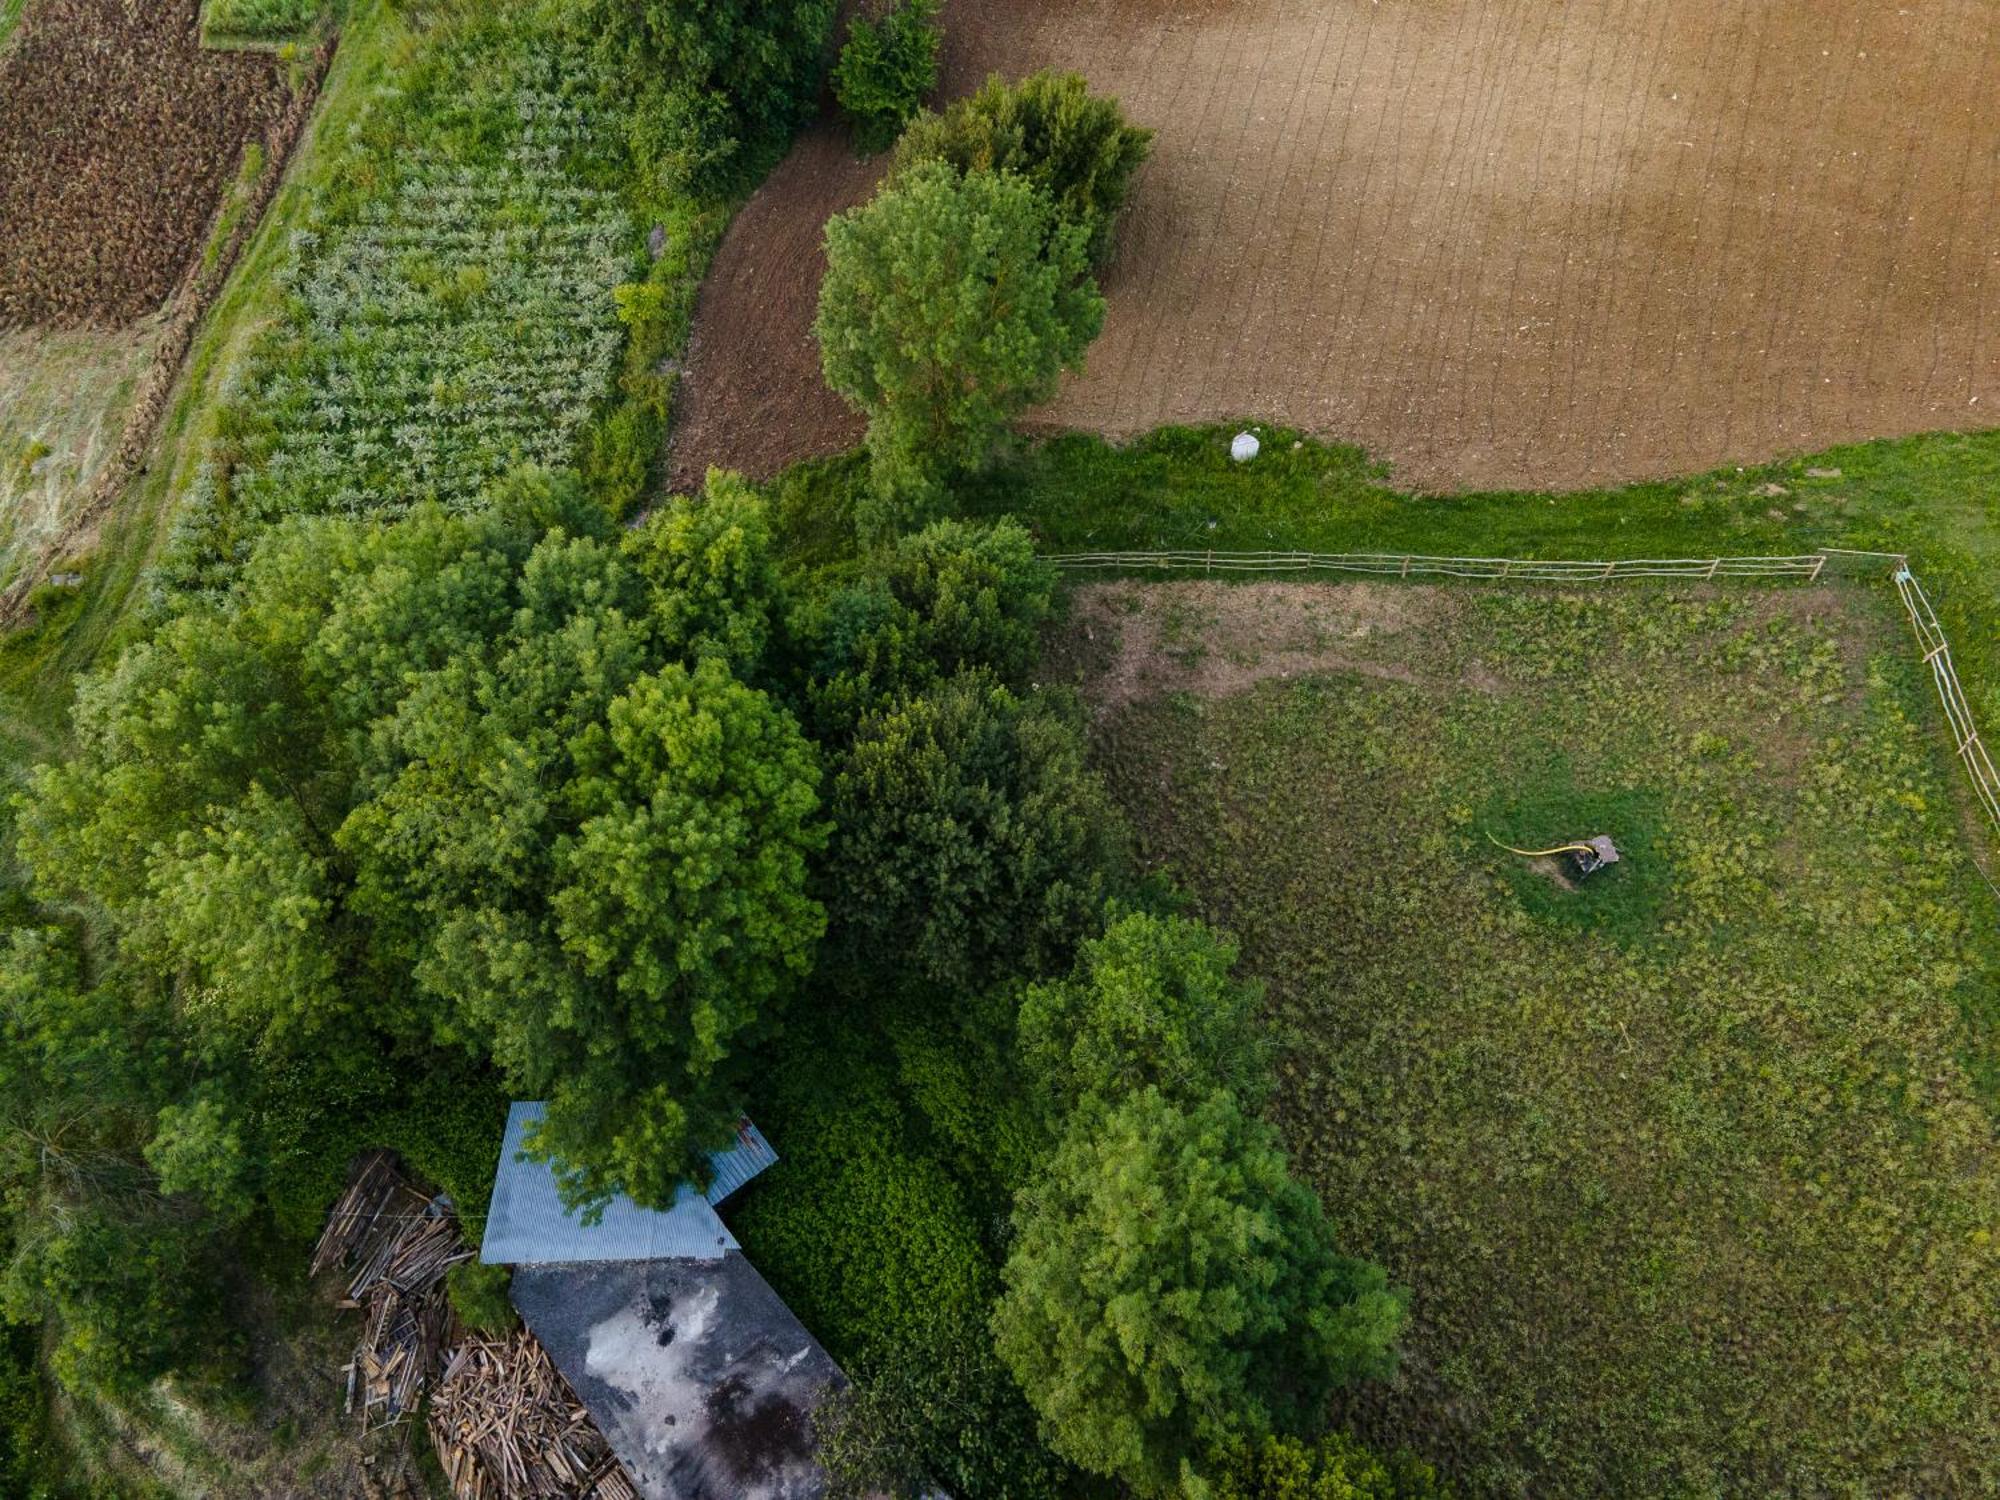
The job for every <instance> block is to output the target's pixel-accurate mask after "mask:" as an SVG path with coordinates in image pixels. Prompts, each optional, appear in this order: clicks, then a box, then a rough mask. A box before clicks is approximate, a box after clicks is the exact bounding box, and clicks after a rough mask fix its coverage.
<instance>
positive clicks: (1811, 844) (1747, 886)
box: [1064, 583, 2000, 1495]
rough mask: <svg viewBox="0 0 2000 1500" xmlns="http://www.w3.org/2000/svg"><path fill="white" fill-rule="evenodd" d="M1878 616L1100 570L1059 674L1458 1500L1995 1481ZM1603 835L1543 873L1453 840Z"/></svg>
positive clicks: (1374, 1424) (1980, 1065) (1391, 1434)
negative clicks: (1608, 864) (1248, 998)
mask: <svg viewBox="0 0 2000 1500" xmlns="http://www.w3.org/2000/svg"><path fill="white" fill-rule="evenodd" d="M1904 630H1905V627H1904V626H1903V622H1902V620H1901V618H1900V613H1899V607H1898V605H1897V603H1896V601H1895V598H1894V595H1893V593H1892V592H1889V591H1887V590H1886V589H1882V588H1878V587H1873V586H1862V585H1840V586H1834V587H1823V588H1818V589H1801V588H1796V587H1787V588H1761V589H1760V588H1733V589H1729V590H1727V591H1722V590H1706V591H1697V590H1668V589H1653V588H1645V589H1642V590H1641V591H1637V592H1614V591H1609V590H1603V591H1593V592H1585V593H1558V592H1551V591H1544V590H1524V589H1520V588H1517V587H1507V588H1493V587H1479V586H1467V587H1458V588H1437V587H1414V586H1397V585H1367V584H1362V585H1351V584H1350V585H1341V586H1326V585H1266V586H1261V587H1256V586H1229V585H1221V584H1168V585H1153V586H1147V585H1141V584H1137V583H1111V584H1102V585H1098V586H1096V587H1094V588H1089V589H1086V590H1084V591H1083V592H1082V593H1081V594H1080V595H1079V596H1078V600H1077V605H1076V609H1075V612H1074V616H1073V619H1072V622H1071V625H1070V628H1069V632H1068V635H1067V638H1066V641H1065V644H1064V655H1065V656H1066V657H1067V658H1068V659H1069V660H1070V662H1071V665H1072V667H1073V668H1074V669H1075V670H1076V671H1077V672H1078V673H1079V675H1080V677H1081V680H1082V682H1083V684H1084V686H1085V692H1086V698H1087V701H1089V702H1090V703H1091V705H1092V711H1093V719H1094V723H1095V743H1096V746H1097V753H1098V755H1099V758H1100V760H1101V762H1102V764H1103V766H1104V768H1105V769H1106V771H1107V773H1108V774H1109V776H1110V777H1111V780H1112V783H1113V787H1114V790H1115V792H1116V794H1117V796H1118V798H1119V800H1120V801H1121V803H1122V804H1123V805H1124V807H1125V808H1126V810H1127V811H1128V813H1129V814H1130V816H1131V817H1132V819H1133V820H1134V822H1135V824H1136V825H1137V828H1138V832H1139V838H1140V842H1141V846H1142V849H1143V853H1144V856H1145V858H1146V860H1147V862H1148V864H1149V865H1153V866H1156V867H1158V868H1160V869H1161V870H1163V871H1164V872H1165V873H1167V874H1168V875H1170V876H1171V877H1173V878H1174V879H1175V880H1177V881H1178V882H1180V883H1181V884H1182V885H1183V887H1184V889H1185V891H1186V893H1187V897H1188V900H1189V901H1190V903H1191V905H1192V907H1193V908H1194V909H1195V910H1196V911H1197V912H1198V914H1200V915H1201V916H1203V917H1205V918H1208V919H1211V920H1213V921H1215V922H1217V923H1219V924H1221V925H1222V926H1224V927H1226V928H1228V929H1230V930H1232V931H1234V932H1235V933H1236V934H1237V935H1238V936H1239V937H1240V938H1241V940H1242V942H1243V950H1244V958H1243V967H1244V969H1245V970H1246V971H1248V972H1249V973H1251V974H1253V975H1255V976H1257V977H1258V978H1260V979H1262V980H1264V981H1265V982H1266V983H1267V984H1268V987H1269V1014H1270V1017H1271V1020H1272V1023H1273V1025H1274V1026H1275V1027H1277V1028H1278V1029H1279V1032H1280V1035H1281V1036H1282V1038H1283V1040H1284V1046H1285V1060H1284V1062H1283V1064H1282V1066H1281V1082H1280V1092H1279V1098H1278V1101H1277V1105H1276V1113H1277V1116H1278V1118H1279V1120H1280V1122H1281V1124H1282V1126H1283V1128H1284V1130H1285V1133H1286V1135H1287V1137H1288V1138H1289V1140H1290V1143H1291V1146H1292V1149H1293V1151H1294V1153H1295V1157H1296V1159H1297V1161H1298V1163H1299V1165H1300V1168H1301V1170H1302V1171H1303V1172H1304V1173H1305V1174H1306V1175H1307V1176H1308V1177H1309V1178H1310V1179H1311V1180H1312V1182H1313V1183H1314V1185H1315V1186H1316V1188H1317V1189H1318V1190H1319V1192H1320V1193H1321V1195H1322V1197H1323V1198H1324V1200H1325V1202H1326V1205H1327V1208H1328V1210H1329V1212H1330V1214H1331V1215H1332V1218H1333V1221H1334V1224H1335V1227H1336V1230H1337V1233H1338V1235H1339V1237H1340V1239H1341V1242H1342V1243H1343V1244H1347V1245H1350V1246H1352V1247H1353V1248H1354V1249H1355V1250H1356V1251H1358V1252H1361V1253H1365V1254H1367V1255H1369V1256H1372V1257H1375V1258H1377V1259H1379V1260H1381V1261H1382V1262H1383V1263H1384V1264H1385V1265H1386V1266H1388V1268H1389V1270H1390V1274H1391V1275H1392V1276H1393V1277H1395V1278H1397V1279H1399V1280H1402V1281H1405V1282H1407V1284H1408V1285H1409V1286H1410V1287H1411V1288H1412V1289H1413V1294H1414V1300H1413V1308H1414V1322H1413V1327H1412V1331H1411V1335H1410V1337H1409V1339H1408V1341H1407V1354H1406V1358H1405V1362H1404V1367H1403V1372H1402V1374H1401V1375H1400V1376H1399V1378H1398V1379H1397V1381H1396V1382H1395V1383H1394V1384H1393V1385H1392V1386H1390V1387H1388V1388H1386V1389H1384V1390H1377V1391H1374V1392H1370V1393H1368V1394H1367V1395H1366V1396H1365V1397H1363V1398H1361V1399H1359V1400H1358V1402H1357V1405H1356V1406H1355V1408H1354V1409H1353V1410H1352V1411H1351V1412H1350V1413H1349V1415H1350V1416H1351V1417H1352V1418H1354V1419H1355V1420H1356V1421H1357V1422H1358V1423H1359V1424H1360V1425H1361V1426H1362V1428H1363V1429H1364V1430H1366V1431H1369V1432H1372V1433H1374V1434H1376V1435H1379V1436H1381V1437H1383V1438H1385V1439H1389V1440H1392V1441H1394V1440H1402V1441H1411V1442H1413V1443H1414V1444H1415V1446H1416V1447H1417V1448H1418V1449H1419V1451H1421V1452H1423V1453H1424V1454H1425V1456H1427V1457H1429V1458H1431V1459H1433V1460H1436V1461H1439V1462H1441V1463H1443V1464H1445V1465H1446V1466H1447V1467H1448V1468H1449V1469H1450V1470H1451V1471H1452V1472H1454V1473H1455V1474H1457V1475H1458V1476H1460V1477H1461V1478H1462V1479H1463V1480H1465V1481H1467V1482H1468V1483H1469V1485H1470V1487H1471V1489H1472V1491H1473V1492H1475V1493H1492V1494H1519V1495H1530V1494H1554V1493H1602V1494H1623V1495H1645V1494H1653V1495H1670V1494H1672V1495H1685V1494H1721V1493H1731V1494H1748V1493H1776V1492H1779V1491H1783V1492H1786V1493H1819V1494H1892V1493H1927V1494H1945V1493H1972V1492H1974V1491H1975V1490H1979V1489H1982V1488H1983V1487H1988V1486H1991V1485H1993V1484H1995V1483H1996V1482H2000V1442H1996V1438H1995V1434H1996V1433H2000V1404H1996V1401H1997V1400H2000V1398H1996V1396H1995V1392H1996V1391H1997V1390H2000V1384H1996V1383H1995V1381H1994V1380H1993V1378H1992V1377H1993V1375H1994V1374H1995V1373H1996V1372H1995V1370H1994V1364H1995V1359H1994V1355H1993V1349H1994V1348H1995V1335H1996V1333H2000V1278H1996V1272H2000V1248H1997V1247H1996V1242H1995V1235H1996V1232H2000V1169H1996V1166H1995V1164H1994V1159H1993V1156H1992V1153H1991V1145H1992V1140H1993V1129H1994V1118H1993V1114H1992V1108H1993V1104H1994V1097H1995V1082H1996V1073H1995V1069H1994V1063H1993V1059H1994V1056H1995V1048H1994V1035H1993V1023H1994V1019H1995V1014H1996V1012H1995V990H1996V975H2000V970H1996V968H1995V956H1996V954H1995V944H1994V940H1993V927H1994V916H1995V900H1994V897H1993V895H1992V893H1991V892H1989V890H1988V889H1987V888H1986V887H1985V885H1984V884H1983V883H1982V882H1981V879H1980V877H1979V875H1978V873H1977V871H1976V870H1975V868H1974V866H1973V864H1972V861H1971V859H1970V858H1969V857H1968V852H1967V851H1968V848H1969V844H1968V834H1969V832H1971V831H1973V830H1970V829H1969V827H1968V823H1967V820H1966V814H1965V811H1964V799H1963V797H1962V795H1961V789H1960V788H1959V787H1958V786H1957V784H1956V782H1955V780H1954V773H1953V771H1952V768H1951V766H1950V763H1949V761H1948V759H1947V758H1946V757H1945V756H1944V755H1943V754H1942V753H1941V752H1940V749H1939V744H1938V739H1939V737H1938V735H1937V734H1936V732H1935V726H1934V723H1933V720H1934V718H1935V712H1936V711H1935V706H1934V704H1932V703H1931V702H1930V701H1929V699H1928V696H1927V695H1928V693H1929V687H1928V682H1927V679H1925V678H1924V677H1922V676H1920V675H1919V673H1918V671H1917V670H1916V669H1915V668H1914V665H1913V663H1912V660H1911V655H1912V654H1911V652H1910V651H1909V649H1908V642H1907V636H1906V634H1905V633H1904ZM1596 833H1609V834H1611V835H1612V836H1613V837H1614V838H1615V839H1616V840H1617V842H1618V844H1619V846H1620V848H1621V849H1622V850H1623V852H1624V855H1625V858H1624V860H1623V862H1622V863H1620V864H1619V865H1618V866H1616V867H1614V868H1612V869H1611V870H1609V871H1606V872H1604V873H1602V874H1600V875H1598V876H1596V877H1593V878H1591V879H1589V880H1586V881H1583V882H1581V883H1574V882H1573V883H1570V884H1565V882H1564V879H1563V878H1562V877H1563V874H1564V872H1563V870H1562V868H1561V867H1560V866H1558V865H1555V864H1553V863H1552V862H1549V861H1539V862H1538V861H1530V860H1526V859H1523V858H1520V857H1518V856H1516V855H1513V854H1509V853H1507V852H1505V851H1504V850H1502V849H1500V848H1498V847H1496V846H1495V844H1494V842H1493V840H1494V839H1499V840H1502V841H1504V842H1506V843H1509V844H1514V845H1519V846H1525V847H1539V846H1544V845H1548V844H1553V843H1557V842H1560V841H1562V840H1564V839H1567V838H1572V837H1578V836H1587V835H1591V834H1596Z"/></svg>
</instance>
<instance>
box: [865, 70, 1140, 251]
mask: <svg viewBox="0 0 2000 1500" xmlns="http://www.w3.org/2000/svg"><path fill="white" fill-rule="evenodd" d="M1152 143H1153V133H1152V131H1150V130H1142V129H1140V128H1139V127H1137V126H1135V125H1128V124H1127V123H1126V122H1125V117H1124V115H1123V114H1122V113H1120V111H1119V108H1118V101H1117V100H1116V99H1107V98H1103V97H1101V96H1095V95H1092V93H1091V92H1090V85H1089V84H1088V83H1086V82H1085V81H1084V79H1083V76H1082V75H1081V74H1078V73H1049V72H1043V73H1036V74H1034V75H1032V76H1030V77H1027V78H1023V79H1022V80H1021V81H1020V82H1019V83H1014V84H1009V83H1007V82H1005V81H1004V80H1002V79H1001V78H1000V77H999V76H998V75H995V76H994V77H992V78H989V79H987V80H986V82H985V84H984V85H983V86H982V87H981V88H980V89H979V91H978V92H977V93H975V94H972V95H970V96H969V97H967V98H964V99H960V100H958V101H957V102H955V103H954V104H952V105H951V106H950V107H949V108H948V109H946V110H944V111H943V113H941V114H923V115H919V116H918V117H917V118H916V119H915V120H913V121H912V122H911V123H910V127H909V129H907V130H906V131H904V132H903V137H902V139H901V140H900V141H899V142H897V145H896V170H897V171H898V172H906V171H909V170H910V169H911V168H913V167H915V166H917V165H918V164H919V163H922V162H928V161H942V162H948V163H950V164H951V165H952V166H953V167H956V168H957V169H958V170H959V171H961V172H1014V173H1018V174H1019V175H1020V176H1022V177H1025V178H1027V179H1028V181H1030V182H1032V183H1033V184H1034V185H1035V186H1036V187H1038V188H1040V189H1041V190H1042V192H1043V193H1044V194H1046V195H1047V196H1048V199H1049V201H1050V202H1052V203H1053V204H1055V206H1056V210H1057V212H1058V214H1059V215H1060V216H1061V219H1062V222H1064V223H1066V224H1073V225H1076V226H1077V227H1078V228H1080V229H1082V230H1083V232H1084V236H1085V239H1086V242H1087V244H1088V247H1089V251H1090V258H1091V261H1092V263H1093V264H1097V265H1102V264H1103V263H1104V262H1105V260H1106V259H1108V258H1109V256H1110V254H1111V235H1112V231H1113V230H1114V229H1115V228H1116V227H1117V222H1118V213H1119V210H1120V209H1122V208H1123V207H1124V206H1125V195H1126V193H1127V192H1128V191H1129V190H1130V188H1131V184H1132V174H1133V173H1135V172H1137V171H1138V170H1139V167H1140V165H1141V164H1142V163H1143V162H1144V161H1145V160H1146V155H1147V153H1148V152H1149V151H1150V150H1151V149H1152Z"/></svg>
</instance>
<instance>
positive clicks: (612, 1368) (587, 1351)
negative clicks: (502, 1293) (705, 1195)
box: [513, 1251, 845, 1500]
mask: <svg viewBox="0 0 2000 1500" xmlns="http://www.w3.org/2000/svg"><path fill="white" fill-rule="evenodd" d="M513 1296H514V1305H515V1306H516V1307H518V1308H519V1309H520V1310H521V1316H522V1318H523V1319H524V1320H525V1321H526V1322H527V1324H528V1327H529V1328H531V1329H532V1330H534V1334H535V1337H536V1338H537V1339H539V1340H540V1341H541V1344H542V1347H543V1348H544V1349H546V1350H547V1351H548V1353H549V1357H550V1358H551V1359H552V1360H554V1361H555V1364H556V1368H557V1369H559V1370H561V1371H562V1373H563V1376H564V1377H565V1378H566V1379H567V1380H568V1381H569V1383H570V1387H571V1388H572V1389H573V1390H574V1391H575V1392H576V1395H577V1399H578V1400H579V1401H581V1402H582V1403H583V1404H584V1406H585V1408H586V1409H588V1410H589V1412H590V1414H591V1416H592V1418H593V1419H594V1420H595V1421H596V1423H597V1426H598V1429H599V1430H600V1431H601V1432H603V1434H604V1436H605V1438H606V1439H607V1440H608V1441H609V1442H610V1444H611V1448H612V1451H613V1452H615V1453H616V1454H617V1455H618V1458H619V1461H620V1462H621V1463H622V1464H623V1465H624V1466H625V1472H626V1473H627V1474H628V1475H629V1476H630V1478H631V1480H632V1483H633V1486H634V1487H635V1488H636V1489H637V1490H638V1491H639V1493H640V1494H641V1495H644V1496H646V1497H648V1500H818V1497H819V1496H820V1495H821V1494H823V1493H824V1491H825V1488H826V1477H825V1475H824V1474H823V1473H821V1471H820V1468H819V1465H818V1463H817V1462H816V1461H815V1446H814V1437H813V1428H812V1412H813V1408H814V1406H816V1405H817V1404H818V1402H819V1399H820V1397H821V1396H822V1394H823V1393H824V1392H825V1391H826V1390H827V1389H828V1387H830V1386H838V1385H842V1384H844V1383H845V1382H844V1381H843V1379H842V1377H841V1374H840V1370H839V1368H838V1367H837V1366H836V1365H835V1364H834V1362H833V1361H832V1359H830V1358H829V1357H828V1356H827V1353H826V1351H825V1350H824V1349H822V1348H821V1347H820V1346H819V1344H818V1342H817V1341H815V1340H814V1338H813V1336H812V1335H811V1334H809V1333H807V1332H806V1330H805V1329H804V1328H803V1327H801V1326H800V1324H799V1321H798V1319H797V1318H795V1317H793V1316H792V1313H791V1310H790V1309H789V1308H787V1307H786V1306H785V1304H784V1302H783V1301H781V1300H780V1299H779V1297H778V1294H777V1293H776V1292H774V1291H773V1290H772V1289H771V1287H770V1285H769V1284H768V1283H767V1282H766V1281H765V1280H764V1278H763V1277H762V1276H759V1275H758V1274H757V1269H756V1267H754V1266H752V1265H751V1264H750V1262H749V1261H747V1260H746V1259H744V1258H743V1256H742V1254H741V1253H740V1252H736V1251H731V1252H730V1253H729V1254H728V1255H726V1256H724V1257H723V1258H722V1259H721V1260H716V1261H684V1260H679V1261H667V1260H655V1261H635V1262H628V1263H625V1264H622V1265H611V1264H598V1265H587V1266H543V1267H538V1268H534V1267H531V1268H529V1269H526V1270H519V1271H516V1272H515V1273H514V1288H513Z"/></svg>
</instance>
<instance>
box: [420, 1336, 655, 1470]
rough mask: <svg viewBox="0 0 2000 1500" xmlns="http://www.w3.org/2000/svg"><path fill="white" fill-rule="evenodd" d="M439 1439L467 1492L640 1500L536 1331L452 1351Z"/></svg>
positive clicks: (440, 1451)
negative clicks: (552, 1360) (537, 1338)
mask: <svg viewBox="0 0 2000 1500" xmlns="http://www.w3.org/2000/svg"><path fill="white" fill-rule="evenodd" d="M430 1426H431V1443H432V1445H433V1446H434V1447H435V1448H436V1449H437V1456H438V1463H439V1464H440V1465H441V1466H442V1467H443V1469H444V1472H445V1476H446V1478H448V1479H449V1480H450V1481H451V1488H452V1493H453V1494H454V1495H456V1496H457V1497H458V1500H555V1497H559V1496H560V1497H572V1496H574V1497H578V1500H639V1495H638V1491H637V1490H635V1489H634V1488H633V1487H632V1482H631V1481H630V1480H629V1479H628V1478H626V1476H625V1471H624V1470H623V1469H621V1468H620V1467H619V1466H618V1460H617V1459H616V1458H614V1457H613V1456H612V1453H611V1449H610V1446H609V1445H608V1444H607V1443H606V1442H605V1441H604V1436H603V1434H602V1433H600V1432H599V1431H598V1430H597V1428H596V1426H595V1425H594V1424H593V1423H592V1422H591V1420H590V1414H589V1413H588V1412H587V1411H585V1410H584V1407H583V1404H582V1403H581V1402H580V1401H578V1400H577V1399H576V1393H575V1392H574V1391H572V1390H571V1389H570V1386H569V1382H568V1381H566V1380H564V1379H563V1377H562V1372H561V1371H559V1370H557V1369H556V1367H555V1365H554V1364H553V1363H551V1362H550V1360H549V1356H548V1353H547V1352H546V1351H545V1350H544V1349H543V1348H542V1346H541V1345H540V1344H539V1343H538V1342H536V1340H535V1337H534V1335H533V1334H531V1333H528V1332H527V1331H526V1330H522V1331H521V1332H519V1333H516V1334H514V1335H513V1336H512V1337H509V1338H504V1339H487V1338H472V1339H469V1340H467V1341H466V1342H465V1343H463V1344H460V1345H459V1346H458V1348H457V1349H455V1350H453V1351H452V1355H451V1359H450V1361H449V1362H448V1363H447V1364H446V1366H445V1371H444V1374H443V1376H442V1377H441V1378H440V1379H439V1380H438V1383H437V1389H436V1391H435V1392H434V1393H433V1394H432V1396H431V1405H430Z"/></svg>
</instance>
